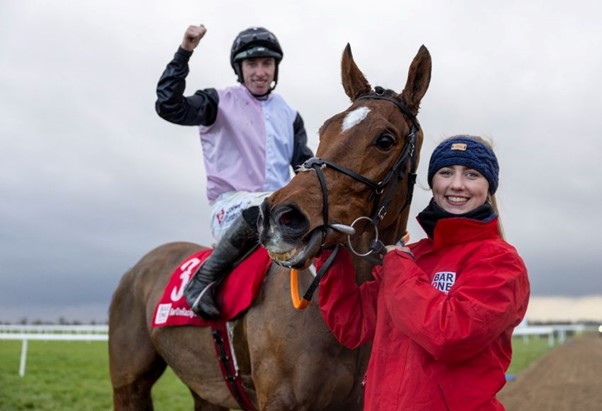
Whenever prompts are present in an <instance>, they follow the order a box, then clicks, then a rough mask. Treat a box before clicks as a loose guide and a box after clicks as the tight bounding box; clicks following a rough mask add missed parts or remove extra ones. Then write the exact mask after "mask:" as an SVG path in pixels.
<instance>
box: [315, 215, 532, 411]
mask: <svg viewBox="0 0 602 411" xmlns="http://www.w3.org/2000/svg"><path fill="white" fill-rule="evenodd" d="M434 238H435V239H436V240H435V241H433V240H431V239H424V240H421V241H419V242H418V243H416V244H412V245H410V248H411V250H412V252H413V253H414V255H415V256H416V260H415V261H414V259H413V258H412V257H411V256H409V255H408V254H406V253H403V252H401V251H393V252H389V253H387V254H386V255H385V257H384V259H383V265H382V266H378V267H376V268H375V269H374V271H373V275H374V278H375V279H374V280H373V281H368V282H366V283H364V284H362V285H361V286H359V287H358V286H357V285H356V284H355V281H354V275H355V270H354V268H353V265H352V259H351V256H350V254H349V253H348V252H347V251H346V250H341V253H340V255H339V256H337V263H336V264H333V266H332V267H331V268H330V270H329V272H328V273H327V274H326V275H325V276H324V278H323V279H322V281H321V282H320V296H319V297H320V299H319V301H320V309H321V311H322V316H323V317H324V320H325V322H326V324H327V325H328V327H329V328H330V330H331V331H332V333H333V334H334V335H335V336H336V338H337V339H338V340H339V341H340V342H341V343H342V344H344V345H345V346H347V347H350V348H355V347H358V346H360V345H363V344H366V343H369V342H372V344H373V345H372V354H371V357H370V362H369V365H368V370H367V373H366V387H365V398H364V409H365V410H379V411H383V410H428V411H437V410H462V411H468V410H503V409H504V407H503V406H502V405H501V403H500V402H499V401H498V400H497V399H496V397H495V396H496V393H497V392H498V391H499V390H500V389H501V388H502V387H503V386H504V384H505V372H506V370H507V369H508V366H509V365H510V359H511V355H512V346H511V337H512V331H513V329H514V327H516V326H517V325H518V324H519V323H520V322H521V320H522V319H523V317H524V315H525V311H526V309H527V303H528V299H529V280H528V278H527V269H526V268H525V265H524V263H523V261H522V259H521V258H520V256H519V255H518V253H517V252H516V250H515V249H514V247H512V246H511V245H510V244H508V243H506V242H505V241H504V240H502V239H501V238H500V236H499V234H498V223H497V218H496V219H494V220H493V221H490V222H481V221H477V220H470V219H466V218H449V219H444V220H440V221H439V222H438V223H437V226H436V229H435V234H434ZM325 257H326V256H323V257H321V259H319V261H317V264H316V265H317V268H318V269H319V267H320V266H321V264H322V263H323V261H324V258H325Z"/></svg>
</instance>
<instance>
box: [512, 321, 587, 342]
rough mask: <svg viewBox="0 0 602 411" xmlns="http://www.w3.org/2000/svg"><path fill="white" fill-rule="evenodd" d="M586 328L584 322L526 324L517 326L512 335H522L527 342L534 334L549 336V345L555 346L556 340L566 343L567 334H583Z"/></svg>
mask: <svg viewBox="0 0 602 411" xmlns="http://www.w3.org/2000/svg"><path fill="white" fill-rule="evenodd" d="M586 329H587V327H586V326H585V325H584V324H566V325H561V324H554V325H525V326H520V327H516V328H515V329H514V332H513V333H512V335H513V336H515V337H519V336H522V337H523V340H524V341H525V342H528V341H529V336H532V335H538V336H547V337H548V346H550V347H553V346H554V345H556V340H558V344H564V342H565V341H566V336H567V334H569V333H574V334H581V333H583V332H584V331H585V330H586Z"/></svg>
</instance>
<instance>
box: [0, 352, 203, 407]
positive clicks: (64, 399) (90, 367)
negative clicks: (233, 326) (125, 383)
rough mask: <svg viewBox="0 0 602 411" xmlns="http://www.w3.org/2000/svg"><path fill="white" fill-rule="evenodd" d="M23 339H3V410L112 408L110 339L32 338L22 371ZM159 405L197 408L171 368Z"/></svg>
mask: <svg viewBox="0 0 602 411" xmlns="http://www.w3.org/2000/svg"><path fill="white" fill-rule="evenodd" d="M20 358H21V341H0V410H2V411H17V410H19V411H20V410H35V411H46V410H48V411H50V410H52V411H57V410H61V411H71V410H72V411H88V410H89V411H102V410H111V409H112V404H113V403H112V397H111V395H112V394H111V383H110V380H109V368H108V349H107V343H106V342H76V341H60V342H59V341H29V342H28V349H27V362H26V368H25V376H24V377H20V376H19V362H20ZM152 395H153V400H154V403H155V410H156V411H161V410H165V411H167V410H169V411H178V410H191V409H192V397H191V396H190V393H189V392H188V389H187V388H186V387H185V386H184V384H182V383H181V382H180V380H178V378H177V377H176V376H175V375H174V374H173V372H171V370H169V369H168V370H167V372H166V373H165V374H164V375H163V376H162V377H161V379H160V380H159V382H158V383H157V384H156V385H155V387H154V388H153V394H152Z"/></svg>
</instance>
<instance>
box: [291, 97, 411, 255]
mask: <svg viewBox="0 0 602 411" xmlns="http://www.w3.org/2000/svg"><path fill="white" fill-rule="evenodd" d="M357 100H385V101H388V102H390V103H392V104H395V106H397V108H399V110H400V111H401V112H402V113H403V114H404V115H405V116H406V117H407V118H409V119H410V121H411V122H412V127H411V129H410V132H409V134H408V135H407V136H406V141H405V144H404V146H403V148H402V150H401V152H400V153H399V155H398V157H397V159H396V160H395V163H393V166H392V167H391V169H390V170H389V171H388V172H387V174H386V175H385V177H384V178H383V179H382V180H381V181H379V182H376V181H373V180H370V179H368V178H366V177H364V176H362V175H360V174H358V173H356V172H355V171H353V170H350V169H348V168H346V167H343V166H340V165H338V164H336V163H333V162H332V161H330V160H324V159H321V158H318V157H312V158H310V159H309V160H307V161H306V162H305V163H304V164H303V166H302V168H301V171H311V170H314V171H315V172H316V175H317V177H318V181H319V182H320V188H321V190H322V213H323V221H324V224H323V225H322V226H321V229H322V244H324V240H325V238H326V234H327V232H328V228H331V229H334V230H337V231H342V230H341V227H346V228H347V229H348V230H349V231H350V232H353V231H354V229H353V225H352V226H342V225H340V224H330V223H329V222H328V189H327V187H326V180H325V178H324V173H323V171H322V169H323V168H325V167H330V168H332V169H334V170H336V171H338V172H340V173H343V174H345V175H347V176H349V177H351V178H353V179H354V180H356V181H359V182H361V183H363V184H365V185H367V186H368V187H370V188H371V189H372V190H373V191H372V193H371V194H370V197H372V199H373V204H374V205H373V207H372V212H371V216H370V217H360V218H358V219H356V220H355V221H354V223H355V222H357V221H358V220H360V219H369V220H370V221H371V223H372V225H373V226H374V227H375V230H376V227H377V225H378V223H379V222H381V221H382V220H383V219H384V218H385V216H386V214H387V208H388V206H389V204H390V202H391V200H392V199H393V195H394V194H395V190H396V188H397V185H398V184H399V183H400V182H401V180H403V178H404V172H405V170H406V168H407V165H408V163H409V164H410V172H409V173H408V176H407V195H406V199H405V202H404V205H403V206H402V208H401V210H400V213H401V212H403V211H404V210H405V209H406V207H408V206H409V205H410V203H411V202H412V196H413V192H414V184H415V183H416V166H417V152H416V144H417V142H416V140H417V134H418V130H419V129H420V126H419V124H418V121H417V120H416V116H414V114H413V113H412V112H411V111H410V110H409V109H408V108H407V107H406V106H404V105H403V104H402V103H401V101H398V100H396V99H394V98H392V97H390V96H389V95H386V94H385V89H383V88H382V87H376V88H375V93H372V94H367V95H364V96H360V97H358V98H357ZM357 100H356V101H357ZM389 183H391V184H390V185H389V188H388V191H387V192H386V193H385V188H386V187H387V185H388V184H389ZM383 194H384V196H383ZM381 199H382V202H381ZM379 205H380V206H379ZM350 248H351V250H352V251H353V252H354V253H355V254H356V255H358V256H360V257H364V256H367V255H370V254H381V253H382V251H383V248H384V245H383V244H382V243H381V242H379V241H378V235H377V238H376V240H375V241H373V243H372V246H371V247H370V250H369V251H368V253H366V254H359V253H357V252H356V251H355V250H353V248H352V247H350Z"/></svg>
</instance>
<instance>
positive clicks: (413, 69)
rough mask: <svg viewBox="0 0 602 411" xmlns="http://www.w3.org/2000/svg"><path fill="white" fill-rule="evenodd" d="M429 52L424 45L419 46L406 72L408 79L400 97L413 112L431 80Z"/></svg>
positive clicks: (416, 110) (415, 111) (418, 105)
mask: <svg viewBox="0 0 602 411" xmlns="http://www.w3.org/2000/svg"><path fill="white" fill-rule="evenodd" d="M431 68H432V62H431V54H430V53H429V51H428V50H427V48H426V47H424V46H420V50H418V53H417V54H416V57H414V60H413V61H412V64H411V65H410V70H409V72H408V80H407V82H406V86H405V88H404V89H403V91H402V92H401V99H402V101H403V103H404V104H405V105H406V107H408V108H409V109H410V110H411V111H412V112H413V113H414V114H418V109H419V108H420V101H421V100H422V97H424V94H425V93H426V90H427V89H428V88H429V83H430V82H431Z"/></svg>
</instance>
